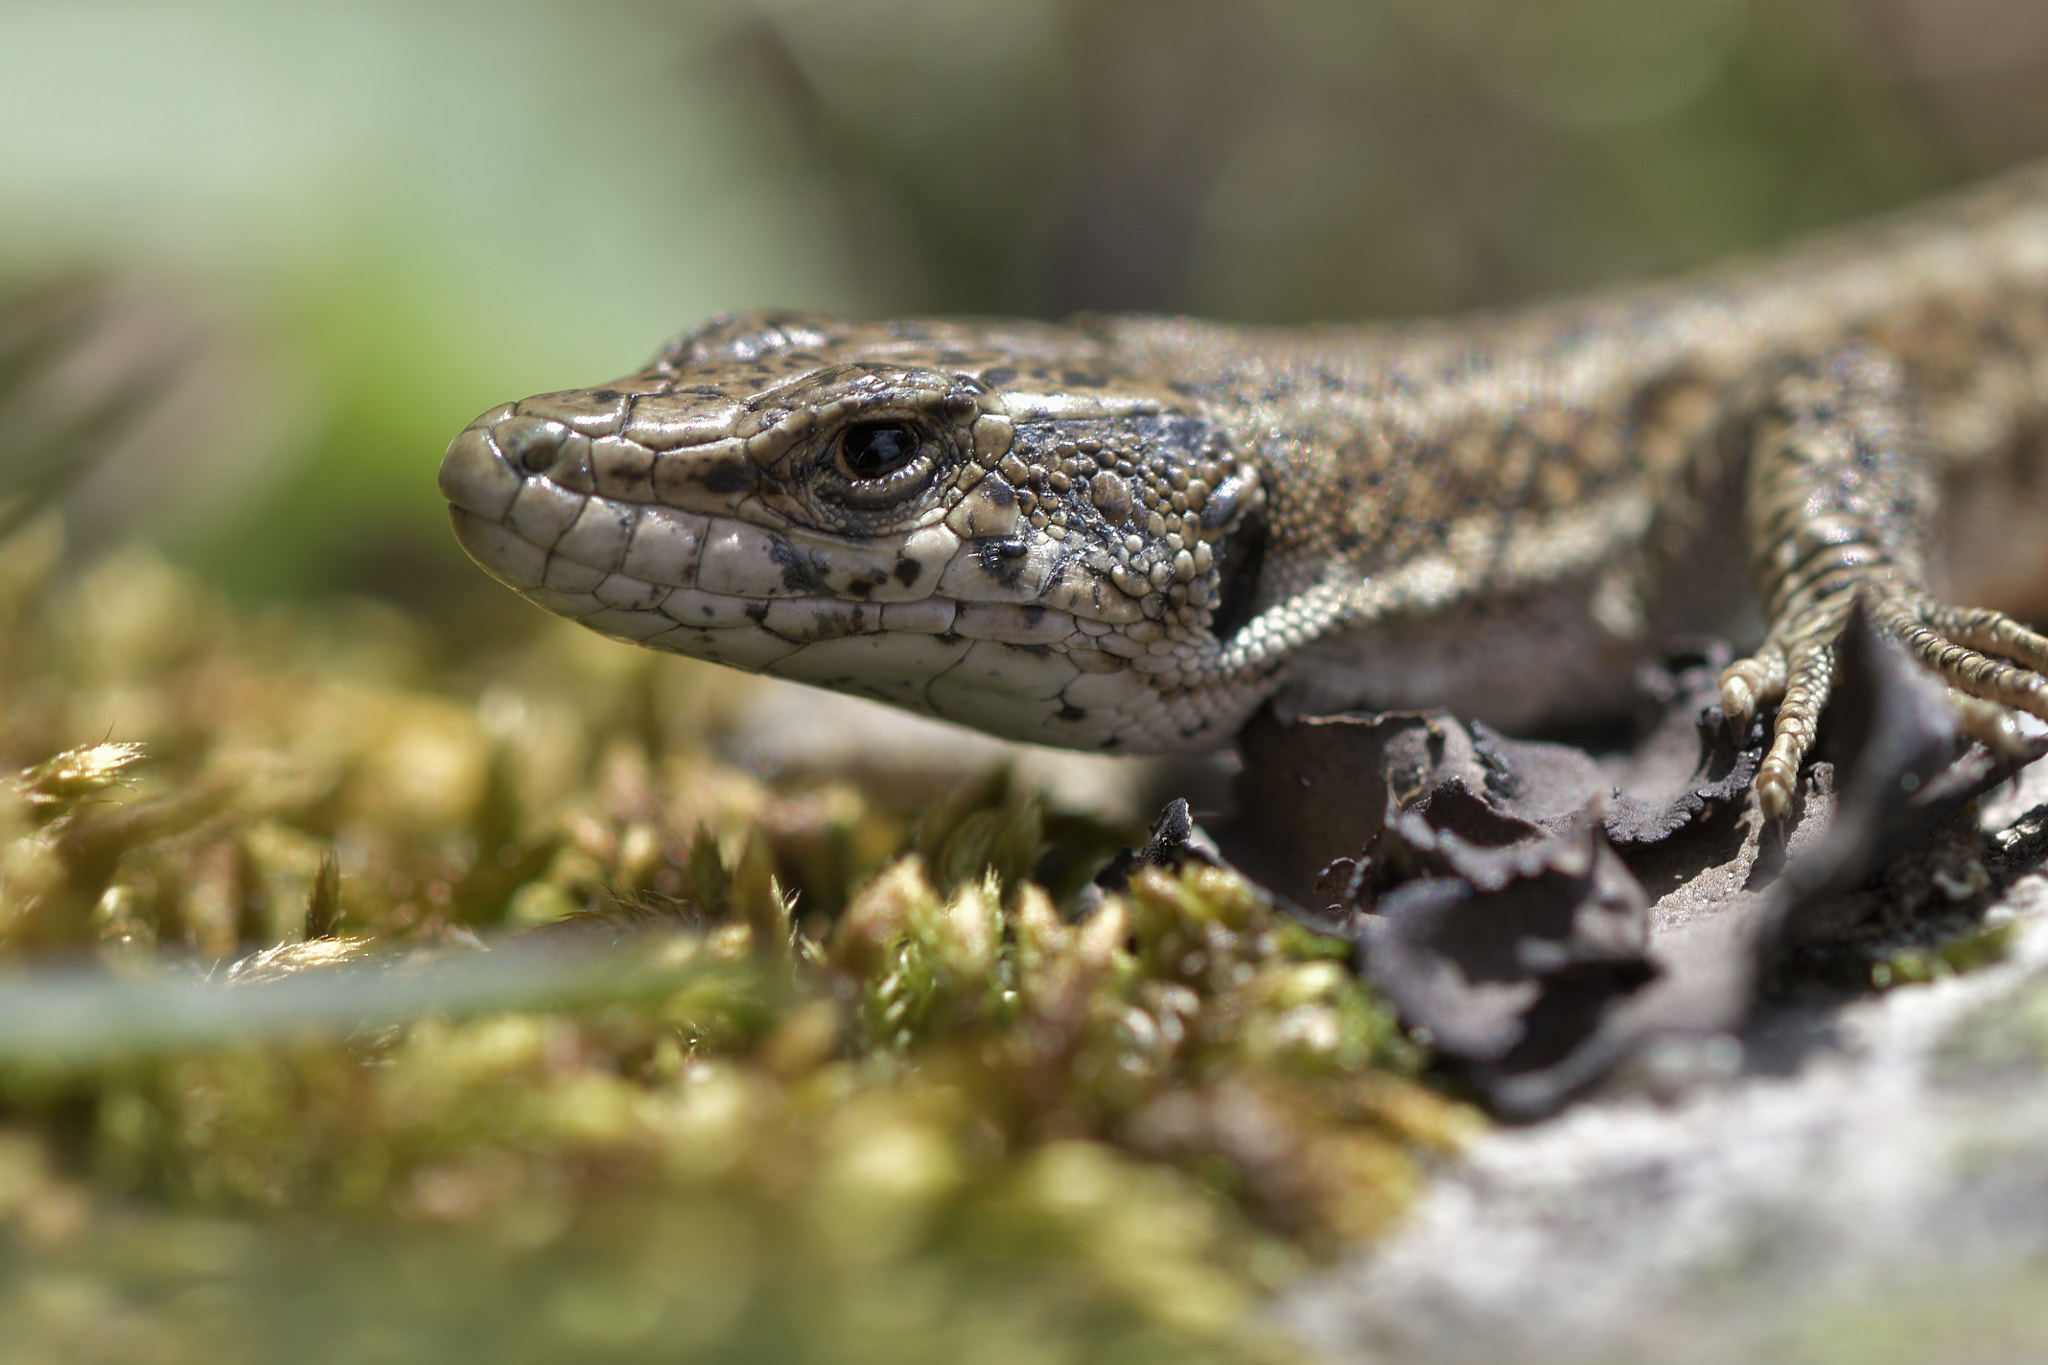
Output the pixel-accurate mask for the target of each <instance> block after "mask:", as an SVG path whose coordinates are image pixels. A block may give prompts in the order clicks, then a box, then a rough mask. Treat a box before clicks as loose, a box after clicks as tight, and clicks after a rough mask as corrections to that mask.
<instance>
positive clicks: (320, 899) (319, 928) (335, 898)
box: [306, 848, 341, 939]
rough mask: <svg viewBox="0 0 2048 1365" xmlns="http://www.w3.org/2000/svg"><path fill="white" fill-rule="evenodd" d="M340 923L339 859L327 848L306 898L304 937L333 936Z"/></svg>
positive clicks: (319, 937)
mask: <svg viewBox="0 0 2048 1365" xmlns="http://www.w3.org/2000/svg"><path fill="white" fill-rule="evenodd" d="M340 925H341V860H340V859H338V858H336V857H335V856H334V850H333V849H332V848H329V849H328V850H327V856H326V857H324V858H322V859H321V860H320V871H319V872H318V873H317V874H315V876H314V878H313V894H312V895H311V896H309V897H308V898H307V900H306V937H307V938H308V939H323V938H333V937H334V932H335V930H336V929H337V928H339V927H340Z"/></svg>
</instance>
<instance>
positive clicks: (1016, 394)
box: [441, 313, 1270, 753]
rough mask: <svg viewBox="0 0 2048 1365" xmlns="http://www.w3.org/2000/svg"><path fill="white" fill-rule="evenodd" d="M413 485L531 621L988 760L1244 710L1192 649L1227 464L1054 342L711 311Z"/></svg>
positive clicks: (1225, 512) (1209, 736)
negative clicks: (831, 694)
mask: <svg viewBox="0 0 2048 1365" xmlns="http://www.w3.org/2000/svg"><path fill="white" fill-rule="evenodd" d="M441 490H442V492H443V493H444V494H445V495H446V496H447V498H448V500H449V502H450V504H451V515H452V517H453V519H454V526H455V534H456V537H457V539H459V540H460V541H461V543H462V545H463V547H464V548H465V549H466V550H467V551H468V552H469V554H470V555H471V556H472V557H473V558H474V559H475V560H476V561H477V562H478V563H479V564H481V565H482V566H483V567H484V568H485V569H486V570H487V571H488V572H490V573H491V574H492V575H494V576H495V577H497V578H498V579H500V580H501V581H503V582H504V583H506V584H507V585H509V586H510V587H512V588H514V589H516V590H517V591H518V592H520V593H521V594H523V595H524V596H526V597H527V598H528V599H530V600H531V601H533V602H535V603H537V604H539V605H540V606H542V607H545V608H546V609H548V610H549V611H553V612H556V613H558V614H560V615H563V616H567V617H571V618H573V619H575V620H577V621H580V622H581V623H583V624H584V625H586V626H589V627H590V628H591V629H593V630H596V631H599V632H601V633H603V634H605V635H610V636H613V637H616V638H619V639H623V640H631V641H635V642H638V643H640V644H644V645H648V646H651V647H653V648H657V649H664V650H671V651H674V652H676V653H679V654H687V655H691V656H693V657H696V658H701V659H710V660H714V661H717V662H720V663H726V664H731V665H734V666H736V667H739V668H744V669H749V670H753V671H758V672H763V673H771V674H774V675H777V676H779V677H785V678H791V679H796V680H798V681H802V682H808V683H813V684H817V685H819V686H823V687H830V688H835V689H837V690H840V691H844V692H850V693H853V694H856V695H859V696H864V697H871V698H876V699H879V700H882V701H885V702H891V703H894V704H896V705H899V706H904V707H907V708H910V709H912V710H915V711H919V712H923V713H925V714H928V715H936V716H940V717H944V718H945V719H948V720H953V721H958V722H960V723H963V724H966V725H971V726H974V727H976V728H978V729H982V730H987V731H990V732H992V733H995V734H999V735H1003V736H1005V737H1008V738H1012V739H1021V740H1028V741H1032V742H1035V743H1041V744H1053V745H1059V746H1063V747H1067V748H1080V749H1095V750H1104V751H1109V752H1116V753H1157V752H1168V751H1173V750H1180V749H1190V748H1205V747H1212V746H1214V745H1217V744H1219V743H1222V742H1224V741H1226V740H1227V738H1228V737H1229V735H1230V734H1231V733H1232V732H1233V731H1234V730H1235V729H1236V728H1237V726H1238V725H1240V724H1241V723H1242V722H1243V720H1244V719H1245V718H1246V716H1247V715H1248V714H1249V713H1250V711H1251V710H1252V709H1253V708H1254V707H1255V706H1256V705H1257V704H1258V701H1259V700H1260V698H1261V697H1262V696H1263V695H1264V693H1265V692H1266V691H1268V690H1270V689H1269V688H1267V687H1265V686H1264V685H1263V682H1262V678H1261V677H1259V676H1253V675H1256V674H1257V673H1258V670H1256V669H1253V670H1247V669H1246V668H1244V667H1243V666H1242V664H1241V663H1230V662H1228V661H1227V659H1226V651H1225V649H1224V648H1223V645H1222V643H1221V642H1222V641H1223V640H1224V639H1227V637H1228V634H1229V630H1230V628H1231V626H1232V625H1233V624H1234V622H1235V621H1237V620H1239V619H1241V618H1242V617H1243V615H1244V614H1245V613H1246V610H1247V608H1246V606H1245V605H1244V603H1243V602H1242V601H1241V599H1243V598H1245V597H1248V595H1249V594H1250V592H1251V591H1252V584H1253V579H1254V577H1255V573H1256V563H1255V562H1254V561H1255V560H1256V557H1257V549H1258V545H1257V541H1258V535H1259V521H1260V516H1259V513H1260V508H1261V506H1262V503H1263V492H1262V489H1261V487H1260V484H1259V478H1258V471H1257V469H1256V467H1255V466H1254V465H1253V463H1252V462H1251V461H1249V460H1247V459H1245V458H1243V457H1242V456H1241V455H1240V454H1239V453H1238V452H1237V451H1235V450H1234V449H1233V447H1232V442H1231V438H1230V436H1229V434H1228V433H1227V432H1225V431H1224V430H1223V429H1221V428H1220V427H1219V426H1218V425H1216V424H1214V423H1212V422H1211V421H1209V420H1208V418H1207V417H1205V415H1204V414H1203V412H1202V411H1201V408H1200V405H1199V404H1198V403H1195V402H1194V401H1192V400H1190V399H1189V398H1187V397H1185V396H1183V395H1181V394H1179V393H1176V392H1175V391H1173V390H1172V389H1170V388H1167V387H1164V386H1162V385H1160V384H1157V383H1153V382H1149V381H1146V380H1144V379H1143V378H1141V377H1137V376H1132V375H1128V374H1123V373H1120V372H1119V371H1118V370H1117V368H1116V367H1115V365H1114V364H1113V358H1112V357H1111V356H1110V355H1109V354H1108V353H1107V351H1106V348H1105V347H1104V345H1103V344H1102V343H1101V342H1100V341H1099V340H1098V339H1097V338H1095V337H1093V336H1092V335H1091V334H1090V333H1088V332H1087V331H1086V330H1084V329H1080V328H1074V327H1054V326H1043V325H1037V324H1030V323H955V322H896V323H880V324H849V323H843V322H838V321H835V320H831V319H826V318H819V317H812V316H808V315H798V314H784V313H750V314H741V315H734V316H729V317H723V318H718V319H714V320H713V321H711V322H709V323H707V324H705V325H704V326H702V327H699V328H698V329H696V330H695V331H692V332H689V333H686V334H684V335H683V336H681V337H679V338H677V339H676V340H675V341H674V342H672V343H670V344H669V345H668V346H667V347H666V348H665V349H664V350H663V351H662V352H661V354H660V355H659V356H657V357H656V358H655V359H654V361H653V362H652V363H651V364H650V365H649V366H648V367H647V368H646V369H644V370H642V371H640V372H639V373H637V374H634V375H631V376H629V377H628V378H625V379H622V380H619V381H617V382H615V383H612V384H607V385H604V386H601V387H598V388H591V389H579V390H573V391H570V392H565V393H551V394H543V395H540V396H538V397H534V398H529V399H526V400H525V401H523V402H519V403H514V404H508V405H504V406H500V407H497V408H493V409H492V410H491V411H489V412H487V413H485V414H484V415H483V416H481V417H479V418H477V420H476V421H475V422H472V423H471V424H470V426H469V427H468V429H467V430H465V431H464V432H463V433H462V434H461V435H460V436H458V437H456V438H455V441H454V443H453V444H451V445H450V446H449V448H448V454H447V457H446V458H445V460H444V461H443V463H442V465H441Z"/></svg>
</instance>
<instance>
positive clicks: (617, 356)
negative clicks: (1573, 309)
mask: <svg viewBox="0 0 2048 1365" xmlns="http://www.w3.org/2000/svg"><path fill="white" fill-rule="evenodd" d="M0 40H4V43H5V49H6V51H7V52H8V54H9V56H10V57H11V60H10V61H9V62H8V68H9V76H8V79H7V80H6V81H5V82H4V83H0V288H15V287H24V286H29V285H32V284H34V283H36V282H38V281H40V280H43V279H46V278H50V277H55V276H60V275H63V274H65V273H75V272H79V271H87V272H94V273H101V272H104V273H111V274H112V275H114V276H115V277H117V278H118V279H120V280H121V281H122V282H123V287H124V288H125V289H126V290H127V291H128V296H130V297H132V298H133V299H134V300H136V303H135V307H136V308H137V309H138V310H140V311H142V312H145V313H148V314H150V315H151V316H152V317H154V318H155V319H156V324H155V325H156V326H157V329H158V330H157V331H156V332H154V333H151V335H156V336H161V337H168V338H171V340H169V341H168V342H160V343H158V344H160V345H165V346H170V347H173V348H175V349H177V350H178V351H179V352H180V353H181V354H182V355H184V356H185V357H186V358H187V364H186V367H185V372H184V383H183V385H182V387H181V388H180V389H179V390H178V392H177V393H176V394H175V395H173V397H172V398H171V399H170V400H169V401H168V402H167V403H166V404H165V406H164V408H163V410H162V411H161V412H160V413H159V415H158V417H157V418H156V419H155V420H154V421H153V422H152V423H151V424H150V425H149V426H148V428H147V431H146V432H145V433H144V435H143V437H142V438H140V439H137V440H134V441H130V442H129V443H128V446H127V448H125V449H124V450H123V451H121V452H119V453H118V455H117V457H116V458H115V459H113V461H112V462H111V464H110V465H109V466H108V467H107V468H106V469H104V470H102V471H101V472H100V473H99V475H98V476H97V477H96V478H95V479H94V480H93V481H92V482H90V483H89V484H87V485H86V486H85V487H84V488H82V489H81V490H79V492H78V493H77V494H76V495H75V499H74V502H75V506H74V513H75V515H74V517H73V525H74V526H75V527H79V528H82V532H83V539H84V541H85V542H86V547H87V548H90V546H91V544H92V543H93V542H95V541H97V542H101V543H104V542H106V541H109V540H112V539H115V538H119V537H122V536H126V535H128V534H131V533H136V532H140V533H143V534H146V535H148V536H150V537H151V538H153V539H156V540H157V541H159V542H160V543H162V544H164V545H165V546H167V547H168V548H169V549H171V551H172V552H173V553H174V554H176V555H177V556H179V557H180V558H182V559H184V560H186V561H187V562H190V563H194V564H197V565H198V566H200V567H201V568H203V569H204V570H205V571H206V572H207V573H209V574H210V575H211V576H213V577H214V578H215V579H216V580H217V581H219V582H220V583H222V584H223V585H224V586H226V587H228V588H229V589H230V590H232V591H234V592H236V593H238V594H240V595H243V596H257V597H266V596H277V595H289V594H295V593H306V592H314V591H329V590H337V589H339V590H346V591H354V592H364V593H369V594H372V595H379V596H385V597H390V598H394V599H397V600H402V601H406V602H409V603H411V604H413V605H415V606H419V607H422V608H425V609H428V610H431V611H434V612H435V613H437V614H439V615H442V616H443V618H444V619H453V618H459V617H464V616H466V615H471V614H474V613H483V614H486V615H488V614H490V613H501V614H502V613H505V612H517V611H519V610H520V608H519V604H518V603H517V602H516V601H514V600H513V599H512V598H511V597H510V596H509V594H504V593H502V592H500V591H499V590H497V589H495V587H494V586H493V585H490V584H489V583H488V582H487V581H486V580H485V579H484V578H483V577H482V575H481V574H478V573H476V572H475V571H474V570H472V569H470V568H469V567H468V566H467V564H466V562H465V561H463V560H462V559H461V557H460V555H459V553H458V552H457V551H456V550H455V548H454V546H453V544H452V542H451V541H450V539H449V538H448V536H447V534H446V532H445V528H444V524H443V521H442V511H441V504H440V501H439V499H438V497H437V496H436V494H435V492H434V487H433V475H434V469H435V465H436V462H437V459H438V457H439V453H440V450H441V448H442V446H443V445H444V444H445V443H446V441H447V440H448V438H449V437H450V436H451V435H452V434H453V433H454V432H455V431H457V430H458V429H459V428H460V427H461V426H462V424H463V423H464V422H466V421H467V420H468V419H469V418H470V417H471V416H473V415H474V414H476V413H477V412H479V411H481V410H482V409H484V408H486V407H488V406H490V405H492V404H494V403H496V402H499V401H501V400H504V399H508V398H513V397H517V396H520V395H523V394H525V393H529V392H534V391H539V390H545V389H551V388H562V387H568V386H572V385H580V384H584V383H590V382H595V381H599V380H602V379H605V378H608V377H612V376H614V375H616V374H619V373H622V372H624V371H626V370H628V369H631V368H633V367H635V366H637V365H638V364H639V363H640V362H641V361H642V360H643V359H644V358H645V357H646V356H648V355H649V354H651V353H652V352H653V351H654V349H655V348H656V346H657V345H658V344H659V342H660V341H661V340H662V339H663V338H664V337H665V336H667V335H668V334H670V333H673V332H675V331H677V330H679V329H681V328H682V327H684V326H687V325H689V324H691V323H693V322H694V321H696V320H698V319H699V318H701V317H703V316H704V315H706V314H709V313H711V312H714V311H717V310H720V309H728V308H740V307H749V306H757V305H766V304H785V305H797V306H803V307H812V308H821V309H830V310H839V311H851V312H855V313H863V314H881V313H891V312H907V311H935V312H936V311H944V312H955V311H1000V312H1018V313H1027V314H1037V315H1048V316H1056V315H1059V314H1062V313H1065V312H1069V311H1072V310H1076V309H1081V308H1107V309H1167V310H1187V311H1191V312H1199V313H1204V314H1210V315H1216V316H1222V317H1227V318H1236V319H1244V320H1259V321H1266V320H1293V319H1305V318H1331V317H1352V316H1366V315H1375V314H1405V313H1416V312H1425V311H1432V310H1441V309H1452V308H1461V307H1468V306H1473V305H1481V304H1487V303H1493V302H1498V301H1504V300H1511V299H1516V298H1521V297H1525V296H1528V295H1531V294H1534V293H1539V292H1543V291H1547V290H1553V289H1559V288H1568V287H1574V286H1580V285H1585V284H1589V283H1594V282H1600V281H1607V280H1615V279H1621V278H1627V277H1632V276H1638V275H1642V274H1646V273H1650V272H1655V271H1660V270H1665V269H1670V268H1674V267H1682V266H1685V265H1688V264H1692V263H1697V262H1701V261H1705V260H1708V259H1711V258H1713V257H1715V256H1716V255H1719V254H1721V253H1724V252H1726V251H1729V250H1731V249H1739V248H1745V247H1752V246H1757V245H1761V244H1766V243H1770V242H1772V241H1775V240H1777V239H1780V238H1782V237H1785V236H1787V235H1789V234H1792V233H1796V232H1798V231H1800V230H1803V229H1807V228H1811V227H1815V226H1818V225H1823V224H1827V223H1832V222H1836V221H1840V220H1843V219H1846V218H1851V217H1854V216H1857V215H1859V214H1862V213H1865V212H1868V211H1872V210H1877V209H1882V208H1885V207H1887V206H1890V205H1893V204H1896V203H1900V202H1903V201H1906V200H1909V199H1911V198H1913V197H1915V196H1918V195H1920V194H1923V193H1925V192H1927V191H1930V190H1933V189H1937V188H1940V187H1942V186H1944V185H1947V184H1951V183H1954V182H1957V181H1960V180H1964V179H1967V178H1969V177H1970V176H1972V175H1974V174H1978V173H1981V172H1984V171H1987V170H1990V169H1994V168H1996V167H1998V166H2001V165H2005V164H2009V163H2012V162H2015V161H2018V160H2021V159H2024V158H2026V157H2029V156H2031V155H2034V154H2037V153H2039V152H2041V151H2043V150H2048V5H2042V4H2041V3H2039V0H1770V2H1769V3H1763V2H1762V0H1756V2H1754V3H1749V2H1746V0H1273V2H1272V3H1259V4H1250V3H1242V2H1241V0H1238V2H1233V0H576V2H575V3H568V2H567V0H490V2H489V3H483V2H482V0H475V2H471V3H465V2H461V0H448V2H446V3H418V0H414V2H413V3H397V0H358V2H357V3H330V4H313V3H308V4H295V5H275V4H267V3H260V2H259V0H72V2H71V3H62V4H60V3H54V2H46V3H35V2H34V0H6V2H5V3H0Z"/></svg>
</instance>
